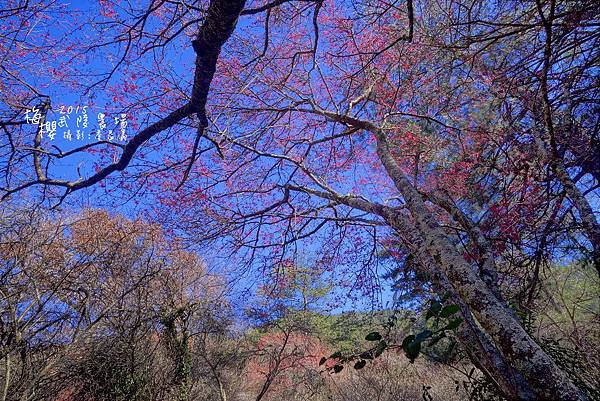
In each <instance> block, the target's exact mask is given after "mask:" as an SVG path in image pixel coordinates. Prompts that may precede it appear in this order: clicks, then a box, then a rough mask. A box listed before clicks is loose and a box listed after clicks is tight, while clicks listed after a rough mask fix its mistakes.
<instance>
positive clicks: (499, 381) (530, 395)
mask: <svg viewBox="0 0 600 401" xmlns="http://www.w3.org/2000/svg"><path fill="white" fill-rule="evenodd" d="M399 222H401V221H399ZM396 225H397V228H396V229H397V230H398V232H399V233H400V235H401V237H402V239H403V241H404V242H405V243H406V244H407V245H408V247H409V249H410V250H411V252H412V253H413V255H414V256H415V258H416V259H417V261H418V262H419V263H418V265H419V266H420V267H421V269H422V270H423V271H424V272H425V273H427V274H428V275H429V276H430V277H431V279H432V282H433V285H434V288H435V289H436V292H437V293H438V294H442V293H446V292H449V293H450V294H452V300H453V302H455V303H456V304H457V305H458V306H459V307H460V312H461V315H462V317H463V319H464V322H463V324H461V325H460V326H459V328H458V332H457V335H458V339H459V340H460V342H461V343H462V344H463V347H464V349H465V351H466V352H467V354H468V356H469V359H470V360H471V362H473V364H474V365H475V366H476V367H477V368H478V369H479V370H480V371H481V372H482V373H483V374H484V375H485V376H486V377H487V378H488V379H489V380H490V381H491V382H492V383H494V385H495V386H496V389H497V390H498V391H499V392H500V393H501V394H502V395H503V396H504V397H506V398H507V399H508V400H515V401H516V400H535V399H536V397H535V393H534V391H533V390H532V389H531V387H530V386H529V384H528V383H527V380H525V378H524V377H523V375H522V374H521V373H519V372H518V371H517V370H516V369H514V368H513V367H512V366H510V364H509V363H508V361H507V360H506V358H505V357H504V355H503V354H502V352H500V350H499V349H498V348H497V347H496V345H495V344H494V342H493V341H492V340H491V338H490V337H489V336H488V335H487V334H486V333H485V332H484V331H483V330H482V329H481V326H480V325H479V324H478V323H477V321H476V320H475V318H474V317H473V315H472V314H471V312H470V310H469V307H468V306H467V305H466V304H465V303H464V302H463V300H462V299H461V298H460V297H459V296H458V294H457V293H456V291H454V288H453V287H452V285H451V284H450V282H449V281H448V279H447V278H446V277H445V275H444V274H443V273H442V272H441V271H440V269H439V267H438V266H437V265H436V263H435V261H434V260H433V258H432V257H431V256H430V255H429V254H428V253H427V252H426V250H425V249H424V247H423V241H422V240H421V239H420V238H419V236H418V233H415V232H414V230H412V229H411V227H409V226H407V225H405V224H402V225H401V226H400V225H399V223H398V222H397V223H396Z"/></svg>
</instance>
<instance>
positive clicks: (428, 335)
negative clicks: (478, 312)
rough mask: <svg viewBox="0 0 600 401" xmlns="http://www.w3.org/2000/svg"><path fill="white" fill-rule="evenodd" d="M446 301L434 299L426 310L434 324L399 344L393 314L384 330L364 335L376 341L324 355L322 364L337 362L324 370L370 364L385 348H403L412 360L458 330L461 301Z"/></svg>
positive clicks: (395, 320) (333, 370) (370, 340)
mask: <svg viewBox="0 0 600 401" xmlns="http://www.w3.org/2000/svg"><path fill="white" fill-rule="evenodd" d="M445 302H446V299H445V298H442V299H439V300H437V299H432V300H431V301H430V306H429V309H428V310H427V313H426V314H425V321H426V322H429V321H431V320H432V321H433V322H432V324H431V327H430V328H426V329H424V330H421V331H420V332H418V333H415V334H409V335H407V336H406V337H404V339H403V340H402V342H401V343H400V344H397V343H394V342H393V341H392V340H391V331H392V329H393V328H394V327H395V326H396V323H397V320H398V318H397V316H395V315H392V316H390V317H389V318H388V321H387V322H386V323H385V324H384V334H382V333H380V332H379V331H372V332H370V333H369V334H367V335H366V336H365V340H366V341H369V342H371V343H374V344H375V345H373V346H371V347H370V348H368V349H367V350H365V351H363V352H361V353H353V354H348V355H344V353H342V351H336V352H334V353H333V354H331V355H330V356H329V357H325V356H324V357H322V358H321V360H320V361H319V366H323V365H325V364H326V363H327V361H333V362H334V363H331V364H329V366H326V367H325V370H326V371H328V372H330V373H339V372H341V371H342V370H343V369H344V365H345V364H348V363H354V369H357V370H360V369H362V368H364V367H365V366H366V365H367V362H370V361H371V362H372V361H373V360H375V359H376V358H379V357H380V356H381V355H382V354H383V352H384V351H386V350H391V349H402V351H404V354H405V355H406V357H407V358H408V359H409V361H410V362H411V363H413V362H414V361H415V359H417V357H418V356H419V354H420V353H422V351H423V348H424V347H433V346H434V345H435V344H437V343H438V342H439V341H440V340H442V339H443V338H445V337H447V336H448V335H447V333H448V332H449V331H454V330H456V329H457V328H458V327H459V326H460V324H461V323H462V321H463V318H462V317H455V315H456V313H457V312H458V311H459V307H458V305H455V304H444V303H445Z"/></svg>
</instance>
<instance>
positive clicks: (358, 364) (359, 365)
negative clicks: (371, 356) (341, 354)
mask: <svg viewBox="0 0 600 401" xmlns="http://www.w3.org/2000/svg"><path fill="white" fill-rule="evenodd" d="M366 364H367V361H365V360H364V359H361V360H360V361H358V362H356V363H355V364H354V369H356V370H358V369H362V368H364V367H365V365H366Z"/></svg>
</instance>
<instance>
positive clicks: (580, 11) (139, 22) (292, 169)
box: [0, 0, 600, 400]
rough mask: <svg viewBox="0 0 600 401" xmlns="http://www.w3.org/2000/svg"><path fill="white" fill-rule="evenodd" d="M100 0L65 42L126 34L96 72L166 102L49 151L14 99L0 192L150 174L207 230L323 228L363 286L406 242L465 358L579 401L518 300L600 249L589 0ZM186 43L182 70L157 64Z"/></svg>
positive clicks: (288, 239) (185, 219)
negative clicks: (104, 134) (449, 306)
mask: <svg viewBox="0 0 600 401" xmlns="http://www.w3.org/2000/svg"><path fill="white" fill-rule="evenodd" d="M101 3H102V7H103V13H104V14H105V15H104V17H105V18H106V19H107V20H106V21H104V22H103V23H104V24H108V25H106V26H109V27H111V30H106V29H104V30H102V29H101V30H100V33H97V32H94V30H93V29H88V30H86V32H88V33H89V34H90V35H92V34H97V37H99V38H100V39H101V40H102V41H101V42H100V44H98V45H92V46H88V47H86V46H83V47H80V46H79V45H80V44H79V43H77V44H75V45H73V46H71V47H70V48H69V49H68V50H69V51H70V52H75V53H77V52H86V51H90V52H92V53H93V51H94V49H97V48H98V47H102V46H112V47H113V48H117V49H118V48H119V47H120V52H119V53H118V54H119V57H118V58H117V59H116V60H115V61H114V62H113V66H114V68H112V69H110V70H109V71H108V72H107V73H106V74H105V75H103V76H102V78H101V80H100V84H108V83H111V82H114V83H113V84H114V85H122V86H125V85H126V86H127V95H126V96H125V95H124V96H123V97H122V98H121V99H115V100H116V101H117V103H118V104H119V107H121V108H122V109H123V110H125V109H128V108H130V109H135V108H136V107H137V108H138V110H145V111H147V112H148V113H149V115H150V116H152V117H149V119H148V121H143V122H139V129H138V131H137V133H136V134H135V135H134V136H133V137H132V138H131V139H130V140H129V141H128V142H127V143H126V144H125V145H117V144H115V143H112V142H111V143H106V141H99V142H96V143H93V144H89V145H84V146H81V147H77V148H74V149H72V150H69V151H63V150H60V149H58V150H57V151H56V152H55V151H53V150H49V148H48V147H47V145H45V144H44V142H43V138H42V136H41V134H40V131H39V130H37V133H36V134H35V135H34V136H33V137H34V139H33V140H31V139H27V135H26V133H28V131H27V125H26V124H24V121H25V120H24V114H23V111H22V109H20V108H19V107H14V106H12V105H11V103H10V102H9V101H8V99H3V100H4V106H5V108H6V110H9V111H10V112H9V111H7V112H6V113H7V114H6V115H7V118H6V119H4V120H3V122H2V123H0V124H1V126H2V129H3V130H4V133H5V135H6V138H7V139H8V142H7V143H8V145H6V146H5V154H4V156H3V157H4V159H3V160H4V164H3V168H4V172H5V176H6V185H4V188H3V190H4V196H5V197H8V196H10V195H12V194H15V193H17V192H19V191H22V190H24V189H27V188H34V187H36V188H37V187H39V188H42V189H43V190H44V195H45V196H46V197H47V198H49V199H52V196H58V197H59V199H60V201H62V199H64V197H65V196H67V195H69V194H71V193H72V192H75V191H78V190H80V189H84V188H89V187H92V186H94V185H95V184H98V183H100V184H101V185H105V186H110V187H112V188H111V190H112V191H116V194H117V195H122V194H123V193H128V191H132V193H133V194H134V195H139V194H140V192H139V191H141V190H142V189H143V190H144V191H145V192H144V194H146V196H148V197H149V199H156V200H157V201H158V204H157V205H156V206H152V207H149V208H151V209H152V212H153V213H155V214H156V215H158V216H159V217H160V218H162V222H163V223H164V224H167V225H172V226H173V227H175V228H177V229H179V230H182V231H187V232H188V233H190V235H193V236H194V238H196V239H201V240H211V239H213V240H214V239H219V240H222V239H223V238H226V239H227V240H228V241H229V242H228V244H229V245H230V246H231V247H232V249H234V250H236V251H238V250H240V251H247V253H246V255H247V256H248V257H249V259H251V260H257V259H258V258H259V257H263V258H264V259H263V260H265V261H267V262H268V263H270V264H273V265H277V264H281V263H282V261H284V260H285V258H286V256H287V255H288V254H289V253H290V252H291V253H293V252H295V248H296V246H297V244H299V243H307V242H309V241H310V243H311V244H312V246H317V247H318V248H319V250H320V252H321V262H322V263H324V264H326V265H329V266H332V265H333V264H334V262H335V263H338V264H342V263H344V262H345V263H347V265H348V266H349V267H350V269H351V270H352V273H353V274H355V280H354V281H356V282H358V283H360V286H361V287H365V286H368V285H369V282H368V280H367V279H366V277H367V276H368V274H367V270H368V268H369V266H372V265H373V262H374V261H375V260H376V256H377V252H378V250H379V249H380V246H381V244H382V243H385V244H393V246H395V247H397V248H399V249H401V250H402V252H403V254H405V255H406V254H408V255H411V257H412V258H413V260H414V261H416V263H415V264H414V265H415V266H416V268H417V269H420V270H421V271H422V272H425V273H426V275H427V277H428V278H429V282H430V283H431V285H432V287H433V288H434V289H435V290H436V291H437V292H438V293H440V294H441V293H450V294H451V296H452V298H453V300H454V301H455V303H456V304H457V305H459V307H460V309H461V312H462V315H463V318H464V324H463V325H462V327H461V329H460V332H459V335H460V337H461V339H462V340H463V341H464V342H465V343H467V344H469V346H470V347H472V348H473V351H472V352H470V354H471V357H472V359H473V362H474V363H475V364H476V365H477V366H478V367H479V368H480V369H481V370H482V371H483V372H484V373H486V374H487V375H488V376H489V377H491V378H493V381H494V383H495V384H496V386H497V387H498V388H499V389H500V390H501V391H502V392H503V394H504V395H505V396H506V397H508V398H511V399H535V398H552V399H561V400H579V399H584V398H585V396H584V395H583V394H582V393H581V391H580V390H579V389H578V388H577V387H576V386H575V385H574V384H573V383H572V381H571V380H570V379H569V378H568V377H567V375H566V374H565V372H563V371H562V370H561V369H560V368H559V367H558V366H557V364H556V363H555V361H553V360H552V358H550V357H549V356H548V355H547V354H546V353H545V352H544V351H543V350H542V349H541V348H540V346H539V345H538V344H537V343H536V342H535V340H534V339H533V338H532V337H531V335H530V334H529V333H528V332H527V331H526V330H525V329H524V328H523V326H522V324H521V322H520V321H519V319H518V318H517V316H516V315H515V313H514V312H513V310H511V308H509V306H508V303H507V297H513V296H515V294H514V291H513V290H514V289H515V288H520V289H521V290H522V291H520V293H519V294H516V295H518V296H519V297H521V298H523V294H524V293H527V292H528V294H529V298H530V300H531V297H533V295H534V294H535V288H536V287H535V285H536V283H537V281H538V280H537V278H538V277H539V275H540V274H541V272H542V270H543V267H544V262H545V261H546V260H547V259H548V258H549V257H552V256H553V255H554V253H555V252H560V249H561V248H562V247H567V249H570V250H572V249H573V248H574V247H573V244H576V245H577V247H576V248H577V249H578V251H577V252H575V251H573V252H575V253H569V256H570V257H578V258H579V257H581V258H584V257H587V258H588V259H590V260H591V261H592V263H593V264H595V266H596V268H597V269H598V266H599V261H600V259H599V255H600V253H599V249H600V245H599V242H598V241H599V238H600V236H599V232H600V231H599V225H598V218H597V217H596V215H595V213H594V204H595V203H594V201H593V199H592V197H593V196H594V195H596V196H597V194H598V168H597V166H598V154H597V151H596V150H592V151H590V149H595V148H594V147H593V146H594V145H597V144H598V130H597V127H598V123H597V112H595V111H597V105H596V103H597V88H596V86H597V85H595V82H596V81H597V78H594V77H595V69H594V68H595V67H594V65H595V64H594V62H595V60H597V57H598V53H597V48H598V46H597V40H598V32H597V25H598V7H597V6H596V5H595V4H594V2H592V1H581V2H576V3H571V2H559V1H555V0H549V1H541V0H538V1H536V2H534V3H529V2H528V3H521V2H515V1H509V0H506V1H501V2H499V3H498V2H487V1H474V2H462V1H460V2H455V1H449V2H441V3H436V4H431V3H428V2H423V3H417V2H413V1H411V0H408V1H404V2H400V1H398V2H391V3H389V2H378V1H370V0H365V1H342V2H327V1H320V0H315V1H310V0H306V1H301V0H299V1H285V0H284V1H272V2H256V4H255V3H252V4H246V3H245V2H244V1H220V0H214V1H210V2H208V4H205V2H191V1H188V2H169V1H150V2H145V3H149V4H144V6H139V5H137V4H135V5H132V4H131V3H128V5H127V6H125V5H124V4H122V3H121V2H111V1H103V2H101ZM496 3H498V4H496ZM30 7H34V6H31V5H29V6H25V9H29V8H30ZM39 12H42V10H39ZM24 15H26V14H25V13H24V12H18V13H16V12H15V13H11V12H10V8H9V11H6V12H4V13H3V14H1V15H0V17H2V18H4V19H5V20H6V21H8V22H9V23H11V24H13V25H15V26H17V25H19V23H21V24H24V23H25V19H24V17H23V16H24ZM91 27H94V25H93V24H92V25H91ZM88 28H89V27H88ZM15 32H16V34H15V35H16V37H19V34H20V32H22V31H19V30H16V31H15ZM108 35H115V36H114V37H113V38H111V39H109V40H107V41H106V42H104V39H105V37H106V36H108ZM186 35H188V38H187V39H186ZM26 38H28V36H27V35H24V39H23V40H26ZM3 43H5V44H4V45H3V46H4V48H3V49H5V50H3V51H5V53H6V54H12V52H14V49H13V48H11V47H10V46H9V45H7V44H6V43H7V42H3ZM177 45H181V46H183V45H185V46H184V47H177ZM186 48H187V49H191V50H193V54H194V55H195V59H193V62H190V60H188V59H187V58H186V57H184V55H183V52H182V51H181V49H186ZM151 55H152V56H153V57H154V61H148V58H149V57H150V56H151ZM23 57H24V56H23ZM176 57H181V60H182V61H183V62H184V63H185V62H188V63H190V64H189V65H192V64H193V68H192V69H193V71H191V72H190V71H188V73H189V75H188V77H183V75H181V74H182V71H181V70H182V68H180V66H169V68H167V69H165V68H163V65H162V64H164V63H169V62H170V61H167V60H174V59H176ZM15 60H18V58H15ZM157 60H160V61H157ZM148 62H150V64H147V63H148ZM149 65H151V66H152V67H151V68H149V67H148V66H149ZM152 68H154V70H152ZM183 69H185V66H184V67H183ZM171 73H172V76H171V75H169V74H171ZM7 74H8V73H7ZM81 74H82V76H87V77H88V78H89V77H90V76H91V75H89V71H88V72H87V75H86V73H85V72H83V71H82V72H81ZM189 77H192V78H189ZM59 79H60V78H59ZM5 81H6V82H7V83H6V84H3V85H5V86H7V85H12V87H14V88H21V91H24V92H23V93H22V94H21V95H19V94H15V95H14V97H15V98H16V99H18V102H20V103H19V104H21V105H23V104H26V100H25V99H27V101H29V100H31V99H38V98H39V99H42V98H43V99H42V101H40V107H39V108H40V109H41V110H42V113H41V114H42V117H41V119H42V121H43V119H44V117H43V116H44V115H45V114H44V113H45V112H46V111H47V110H48V108H49V107H50V106H49V105H50V103H49V102H48V101H47V100H44V99H47V98H44V97H43V96H42V97H40V95H35V96H34V94H33V93H32V90H31V88H29V86H31V85H30V84H28V83H27V81H26V80H24V79H22V78H20V77H18V76H16V77H15V74H12V75H10V74H8V75H7V76H6V79H5ZM132 82H133V83H132ZM96 84H98V82H94V83H91V84H89V85H87V87H86V88H85V89H86V90H88V91H94V90H96V88H97V87H98V86H97V85H96ZM157 84H158V85H160V88H161V89H162V92H160V91H156V90H155V88H156V86H155V85H157ZM131 85H135V86H137V88H136V87H130V86H131ZM142 87H144V88H145V89H146V90H142V89H141V88H142ZM14 92H15V93H16V90H15V91H14ZM28 96H29V99H28ZM11 113H12V114H11ZM27 144H28V145H27ZM97 149H98V151H97V152H98V153H97V154H96V153H94V154H95V155H96V162H97V163H98V165H97V166H96V168H95V170H94V171H90V172H87V174H86V172H80V176H78V177H75V178H73V179H62V178H56V177H55V176H54V175H52V173H53V167H54V164H53V163H54V162H55V161H56V160H57V159H65V158H69V157H75V156H77V155H78V154H80V153H82V152H90V151H94V152H96V150H97ZM115 151H116V153H115ZM111 157H112V160H111ZM26 163H29V165H27V164H26ZM119 172H122V173H119ZM54 173H55V174H56V171H55V170H54ZM109 177H110V180H109V179H108V178H109ZM55 189H60V190H62V192H56V193H55ZM590 199H592V200H590ZM596 202H597V201H596ZM569 252H571V251H569ZM359 257H361V258H359ZM362 257H364V258H362ZM357 266H358V267H357ZM348 272H350V270H349V271H348ZM515 283H516V285H515ZM523 283H524V284H523ZM522 284H523V285H522ZM525 298H526V297H525Z"/></svg>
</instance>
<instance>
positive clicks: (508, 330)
mask: <svg viewBox="0 0 600 401" xmlns="http://www.w3.org/2000/svg"><path fill="white" fill-rule="evenodd" d="M374 134H375V136H376V138H377V154H378V156H379V158H380V160H381V162H382V163H383V165H384V167H385V169H386V171H387V173H388V174H389V176H390V178H392V180H393V181H394V184H395V186H396V188H397V189H398V190H399V191H400V193H401V194H402V196H403V198H404V200H405V201H406V204H407V206H408V209H409V210H410V212H411V215H412V217H413V219H414V220H415V222H416V229H417V231H418V232H419V234H420V236H421V237H422V238H423V240H424V249H425V250H426V251H427V253H429V255H430V256H431V257H432V258H433V260H434V261H435V262H436V265H437V266H439V267H440V270H441V272H442V273H443V274H444V275H445V276H446V277H447V279H448V282H449V284H450V285H451V286H452V287H453V288H454V290H455V292H456V293H457V294H458V296H459V297H460V299H461V300H463V301H464V303H465V304H466V305H467V306H468V308H469V309H470V310H471V312H472V313H473V315H474V316H475V318H476V319H477V321H478V322H479V323H480V324H481V326H482V328H483V329H484V330H485V331H486V333H487V334H488V335H489V336H490V338H492V339H493V341H494V342H495V343H496V345H497V347H498V348H499V349H500V350H501V351H502V353H503V354H504V356H505V357H506V359H507V360H508V361H509V362H510V363H511V365H512V366H513V367H514V368H515V369H517V370H518V371H519V372H521V374H522V375H523V376H524V377H525V378H526V380H527V382H528V383H529V385H530V386H531V388H532V389H534V391H535V392H536V395H537V396H538V397H540V398H542V399H548V400H564V401H567V400H569V401H571V400H573V401H575V400H577V401H579V400H585V399H586V397H585V396H584V395H583V393H582V392H581V391H580V390H579V389H578V388H577V387H576V386H575V385H574V384H573V382H572V381H571V380H570V379H569V378H568V376H567V375H566V374H565V372H563V371H562V370H561V369H560V368H559V367H558V366H557V365H556V363H555V362H554V361H553V360H552V358H550V357H549V356H548V355H547V354H546V353H545V352H544V351H543V350H542V349H541V348H540V346H539V345H538V344H537V343H536V342H535V341H534V340H533V339H532V338H531V337H530V336H529V334H528V333H527V332H526V331H525V329H524V328H523V327H522V326H521V324H520V322H518V321H517V320H516V319H515V317H514V315H513V314H512V313H511V311H510V309H509V308H508V307H507V306H506V305H504V304H503V303H502V302H500V300H498V298H497V297H496V295H495V294H494V293H493V292H492V291H491V290H490V288H488V287H487V286H486V284H485V283H484V282H483V280H481V278H480V277H479V276H478V275H477V274H475V272H474V271H473V269H472V268H471V266H470V265H469V264H468V263H467V262H466V261H465V260H464V258H463V257H462V256H461V255H460V254H459V253H458V251H457V250H456V248H455V246H454V245H453V244H452V242H451V241H450V240H449V238H448V237H447V236H446V234H445V233H444V231H443V230H442V228H441V227H440V225H439V224H438V223H437V222H436V221H435V220H434V219H433V216H432V215H431V212H430V211H429V210H428V209H427V207H426V206H425V203H424V201H423V199H422V198H421V195H420V194H419V193H418V192H417V190H416V189H415V188H414V187H413V186H412V184H411V183H410V181H409V180H408V179H407V178H406V176H405V175H404V173H403V172H402V170H401V169H400V167H399V166H398V164H397V163H396V161H395V160H394V158H393V156H392V155H391V152H390V150H389V146H388V143H387V138H386V137H385V134H384V132H383V131H382V130H380V129H376V130H375V131H374ZM393 217H394V216H388V217H387V221H388V223H390V224H391V225H392V227H393V226H394V225H395V224H396V222H395V220H394V218H393Z"/></svg>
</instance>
